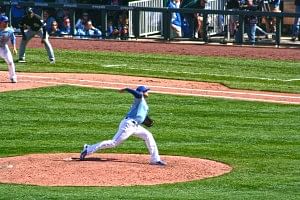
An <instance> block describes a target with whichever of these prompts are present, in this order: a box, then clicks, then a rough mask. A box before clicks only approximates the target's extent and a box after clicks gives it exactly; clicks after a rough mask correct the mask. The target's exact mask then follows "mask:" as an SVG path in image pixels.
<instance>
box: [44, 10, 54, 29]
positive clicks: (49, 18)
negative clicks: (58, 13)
mask: <svg viewBox="0 0 300 200" xmlns="http://www.w3.org/2000/svg"><path fill="white" fill-rule="evenodd" d="M43 21H44V23H46V31H47V32H48V33H49V32H50V31H51V26H52V22H53V21H56V19H55V18H54V17H53V15H52V12H50V10H44V11H43Z"/></svg>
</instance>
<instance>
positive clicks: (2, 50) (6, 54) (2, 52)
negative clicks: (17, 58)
mask: <svg viewBox="0 0 300 200" xmlns="http://www.w3.org/2000/svg"><path fill="white" fill-rule="evenodd" d="M0 57H1V58H3V59H4V60H5V62H6V64H7V65H8V73H9V78H10V79H16V78H17V76H16V67H15V64H14V60H13V57H12V55H11V51H10V50H9V47H8V45H5V46H4V47H0Z"/></svg>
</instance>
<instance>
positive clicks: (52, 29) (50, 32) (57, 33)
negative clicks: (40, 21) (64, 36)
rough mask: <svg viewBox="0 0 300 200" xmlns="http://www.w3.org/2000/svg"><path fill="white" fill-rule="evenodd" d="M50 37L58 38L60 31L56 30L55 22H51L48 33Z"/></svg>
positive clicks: (56, 24)
mask: <svg viewBox="0 0 300 200" xmlns="http://www.w3.org/2000/svg"><path fill="white" fill-rule="evenodd" d="M48 33H49V35H50V36H55V37H60V36H61V31H60V30H59V28H58V23H57V21H53V22H52V24H51V30H50V31H49V32H48Z"/></svg>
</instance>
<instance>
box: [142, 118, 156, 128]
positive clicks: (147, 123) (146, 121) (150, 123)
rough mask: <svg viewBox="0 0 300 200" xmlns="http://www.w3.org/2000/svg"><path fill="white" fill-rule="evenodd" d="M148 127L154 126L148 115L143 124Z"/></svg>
mask: <svg viewBox="0 0 300 200" xmlns="http://www.w3.org/2000/svg"><path fill="white" fill-rule="evenodd" d="M142 124H144V125H145V126H147V127H151V126H153V124H154V121H153V120H152V119H151V118H150V117H149V116H148V115H147V116H146V118H145V120H144V121H143V123H142Z"/></svg>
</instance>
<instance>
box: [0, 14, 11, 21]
mask: <svg viewBox="0 0 300 200" xmlns="http://www.w3.org/2000/svg"><path fill="white" fill-rule="evenodd" d="M8 21H9V20H8V17H7V16H5V15H1V16H0V22H8Z"/></svg>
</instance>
